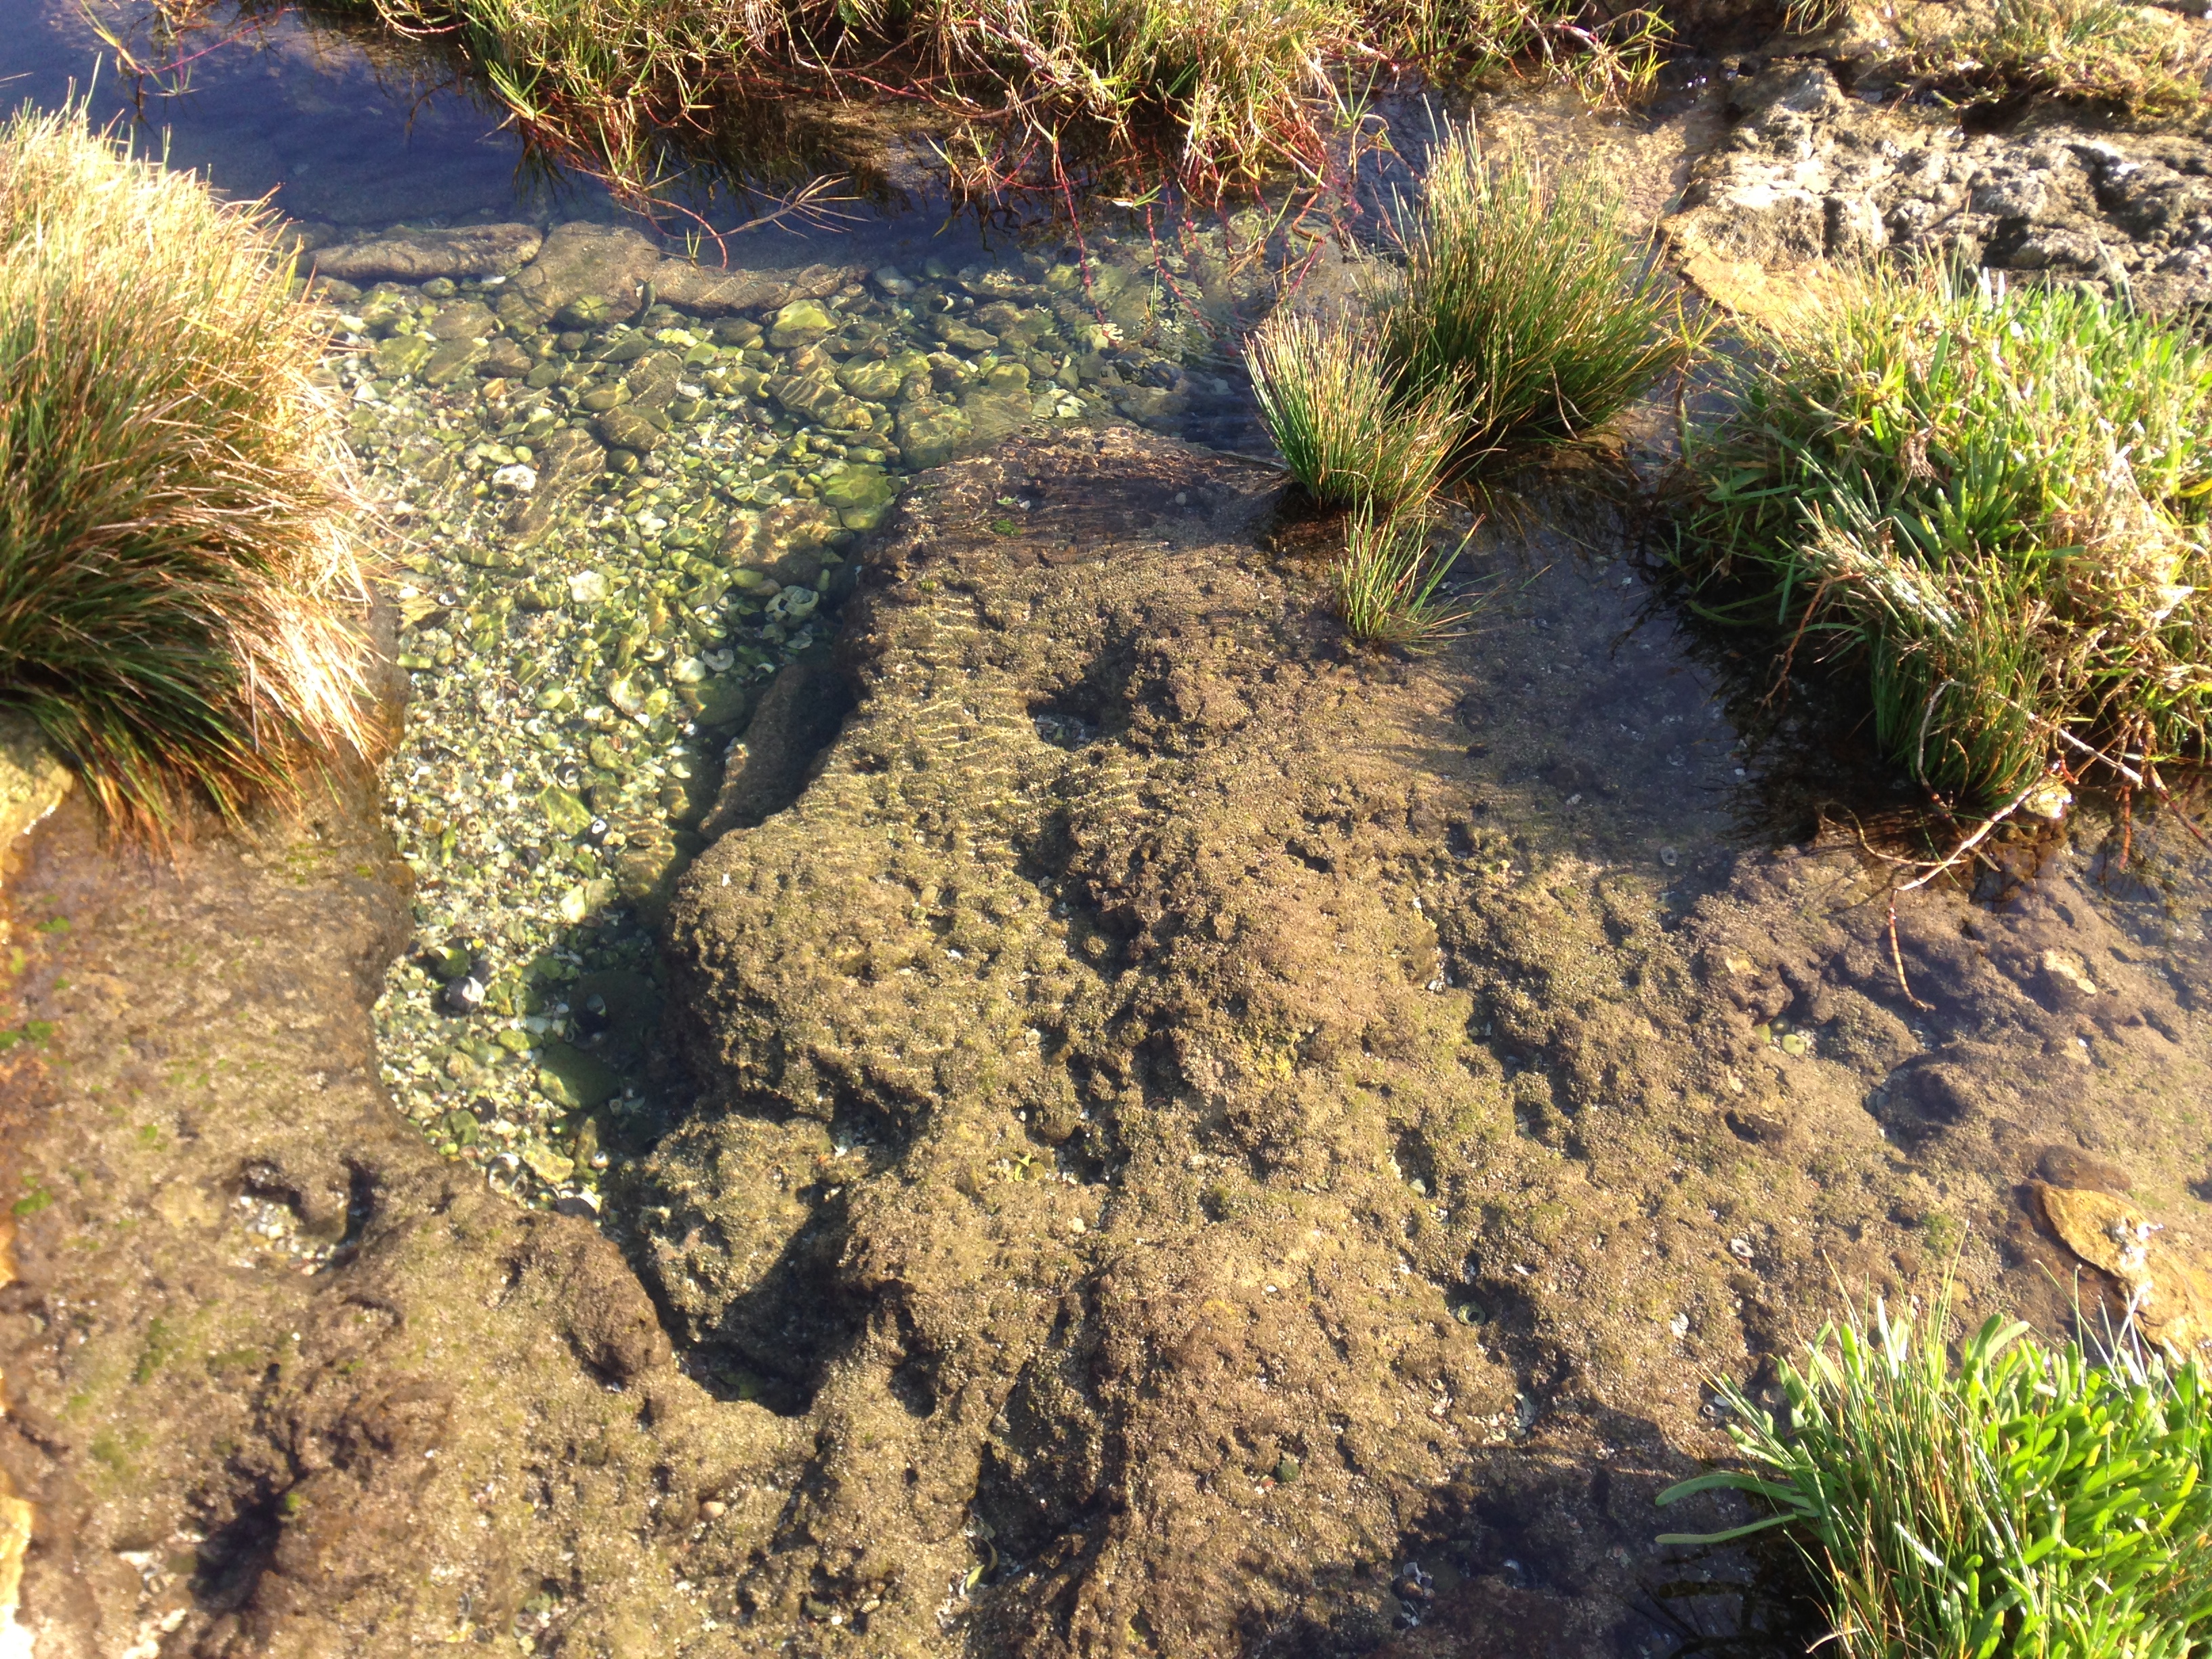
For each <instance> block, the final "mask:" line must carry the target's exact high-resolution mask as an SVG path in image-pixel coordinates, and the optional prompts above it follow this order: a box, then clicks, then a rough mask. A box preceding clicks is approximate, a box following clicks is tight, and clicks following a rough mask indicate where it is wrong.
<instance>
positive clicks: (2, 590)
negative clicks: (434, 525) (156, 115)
mask: <svg viewBox="0 0 2212 1659" xmlns="http://www.w3.org/2000/svg"><path fill="white" fill-rule="evenodd" d="M320 357H321V350H320V345H319V340H318V337H317V336H316V335H315V333H314V332H313V330H312V328H311V326H310V324H309V319H308V316H307V312H306V309H305V308H304V307H300V306H298V305H296V304H295V303H294V301H293V300H292V297H291V291H290V273H289V270H288V269H287V268H286V267H285V266H284V264H283V263H282V262H281V261H280V260H279V259H278V258H277V257H276V242H275V238H274V234H273V227H272V225H271V223H270V221H269V219H268V218H267V217H266V216H264V215H263V214H262V213H260V212H259V211H258V210H254V209H252V208H240V207H231V206H225V205H222V204H218V203H217V202H216V200H215V198H214V197H212V196H210V194H209V192H208V191H207V190H206V188H205V187H204V185H202V184H200V183H199V182H198V181H197V180H196V179H193V178H191V176H190V175H186V174H178V173H168V172H166V171H164V170H163V169H162V168H161V167H156V166H153V165H150V164H149V163H146V162H143V161H137V160H135V159H133V158H132V157H131V155H129V154H128V152H127V151H126V150H125V149H123V148H122V147H120V146H119V145H118V143H115V142H113V141H112V140H111V139H109V138H106V137H100V136H96V135H94V134H92V133H90V132H88V131H86V130H85V128H84V125H83V123H82V118H80V117H79V116H78V115H77V114H76V113H75V112H70V113H65V114H60V115H37V114H33V113H29V112H25V113H22V114H19V115H18V116H16V117H15V118H14V119H13V120H11V121H9V123H8V124H7V125H5V126H4V127H0V701H4V702H9V703H12V704H15V705H16V706H18V707H21V708H23V709H25V710H26V711H27V712H28V713H29V714H31V716H32V717H33V719H35V720H37V721H38V723H39V726H40V728H41V730H43V731H44V732H45V733H46V736H47V738H49V739H50V740H52V742H53V743H54V744H56V745H57V747H58V748H59V749H60V750H62V751H63V753H64V755H65V756H66V757H68V758H69V759H70V762H71V763H72V764H73V765H75V766H76V768H77V769H78V770H79V771H80V773H81V775H82V776H83V778H84V781H85V782H86V785H87V787H88V789H89V790H90V792H91V793H92V794H93V796H94V799H96V800H97V801H98V802H99V803H100V805H101V806H102V807H103V808H104V809H105V810H106V812H107V813H108V815H109V817H110V818H111V820H112V821H114V822H117V823H120V824H122V825H124V826H125V827H127V828H131V829H137V830H140V831H143V832H146V833H149V834H151V835H153V836H155V837H157V838H158V837H159V836H160V835H161V833H162V831H163V829H164V827H165V826H166V825H167V823H169V822H170V821H171V820H172V817H173V810H174V808H175V806H176V805H177V803H178V801H179V798H180V796H181V795H182V794H183V793H185V792H188V791H190V790H192V789H194V788H197V789H198V790H201V791H203V792H204V793H205V794H206V795H207V796H209V797H210V798H211V799H212V800H213V801H214V803H215V805H216V806H217V807H218V808H219V809H220V810H222V811H224V812H225V813H226V814H231V813H234V812H235V811H237V810H238V808H239V807H240V805H242V804H243V802H244V801H245V800H246V798H247V797H249V796H250V795H252V794H254V793H259V792H264V791H268V790H272V789H279V788H282V787H283V786H284V784H285V782H286V781H287V779H288V778H289V776H290V775H291V774H292V771H293V769H294V767H295V764H296V763H297V762H298V761H299V760H300V758H301V751H303V750H312V749H321V748H327V747H329V746H331V745H338V746H343V747H353V748H358V747H360V746H361V745H362V743H363V741H364V738H365V733H364V731H363V728H362V720H363V714H362V707H363V705H362V696H363V693H364V690H365V685H366V682H365V679H364V677H363V676H364V670H363V663H362V651H361V645H360V641H359V638H358V635H357V633H356V629H355V628H354V626H353V625H352V622H351V617H352V614H353V612H354V610H355V608H356V606H357V605H358V603H359V601H360V600H361V599H362V598H363V597H364V594H363V589H362V576H361V572H360V570H359V568H358V567H357V565H356V559H355V553H354V550H353V545H352V543H351V540H350V538H349V533H348V513H347V508H348V502H347V500H346V497H345V495H344V493H343V483H342V480H343V478H344V477H345V471H344V466H343V449H342V447H340V445H339V443H338V441H337V422H336V417H335V414H334V412H333V410H332V409H331V406H330V404H328V403H327V401H326V400H325V398H324V397H323V396H322V395H321V394H320V392H318V390H317V389H316V387H315V386H314V385H313V383H312V380H311V376H313V374H315V372H316V370H317V368H318V367H319V362H320Z"/></svg>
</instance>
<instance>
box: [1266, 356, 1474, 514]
mask: <svg viewBox="0 0 2212 1659" xmlns="http://www.w3.org/2000/svg"><path fill="white" fill-rule="evenodd" d="M1245 361H1246V362H1247V363H1248V364H1249V367H1250V368H1251V371H1252V389H1253V392H1254V393H1255V396H1256V397H1257V398H1258V399H1259V404H1260V412H1261V417H1262V418H1263V419H1264V420H1265V421H1266V422H1267V430H1268V432H1269V433H1270V434H1271V435H1273V438H1274V441H1275V447H1277V448H1278V449H1279V450H1280V451H1281V452H1282V454H1283V460H1284V463H1285V465H1287V466H1288V467H1289V468H1290V470H1291V477H1294V478H1296V479H1297V481H1298V482H1299V483H1302V484H1304V486H1305V487H1306V489H1307V491H1308V493H1309V494H1310V495H1312V496H1313V498H1314V499H1315V500H1316V501H1319V502H1321V503H1322V505H1323V506H1326V507H1359V506H1364V505H1366V504H1369V503H1371V502H1379V503H1381V504H1382V505H1383V506H1384V507H1395V506H1396V505H1397V504H1398V503H1400V502H1401V501H1426V500H1427V499H1428V497H1429V495H1431V493H1432V492H1433V491H1434V490H1435V489H1436V487H1437V483H1439V482H1440V481H1441V480H1442V478H1443V470H1444V464H1445V463H1446V461H1448V460H1449V459H1450V458H1451V455H1452V453H1453V452H1454V451H1455V449H1456V448H1457V447H1458V444H1459V438H1460V433H1461V431H1462V428H1463V426H1464V424H1465V421H1464V417H1463V416H1462V415H1461V413H1460V411H1459V409H1458V405H1457V399H1456V398H1455V396H1454V392H1455V388H1454V387H1450V386H1444V387H1440V388H1438V389H1437V390H1435V391H1433V392H1427V393H1425V394H1423V393H1416V394H1414V395H1413V397H1412V398H1402V397H1401V395H1400V393H1399V391H1398V388H1397V386H1396V385H1395V375H1394V374H1392V372H1391V369H1390V367H1389V364H1388V363H1386V362H1384V360H1383V354H1382V351H1381V349H1380V347H1379V346H1378V344H1377V343H1376V340H1375V338H1374V337H1373V334H1372V332H1371V331H1370V330H1368V329H1366V328H1364V326H1362V325H1359V324H1358V323H1356V322H1353V321H1352V320H1350V319H1336V320H1334V321H1328V322H1322V321H1317V320H1316V319H1312V318H1310V317H1301V316H1296V315H1292V314H1291V313H1277V314H1276V316H1274V317H1273V318H1271V319H1269V320H1268V322H1267V325H1265V326H1264V327H1262V328H1261V330H1260V331H1258V332H1257V333H1255V335H1254V336H1253V337H1252V339H1251V341H1250V342H1249V345H1248V347H1247V349H1246V353H1245Z"/></svg>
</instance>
